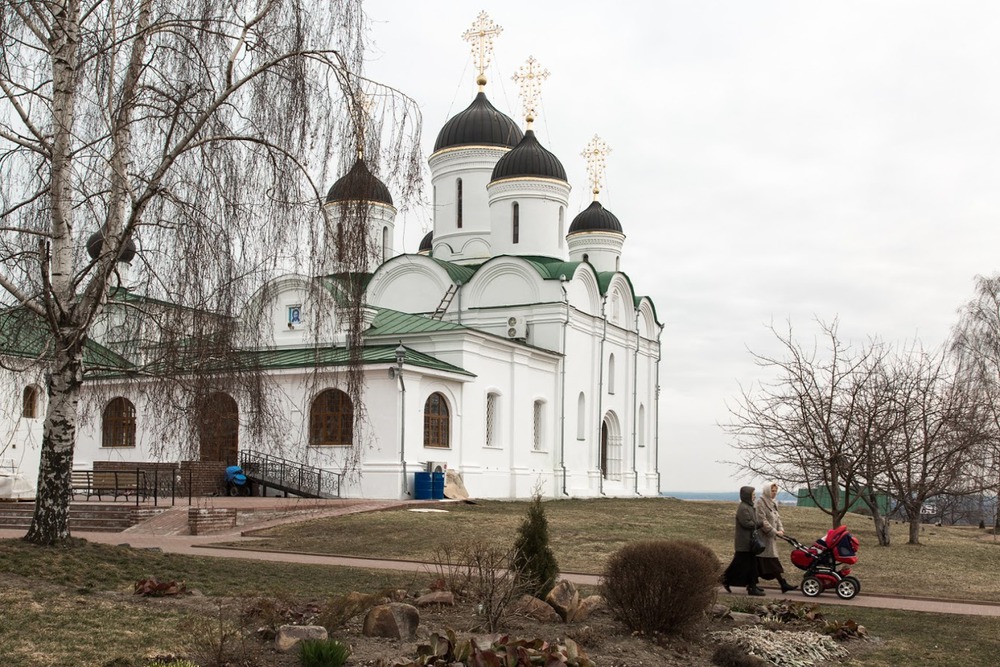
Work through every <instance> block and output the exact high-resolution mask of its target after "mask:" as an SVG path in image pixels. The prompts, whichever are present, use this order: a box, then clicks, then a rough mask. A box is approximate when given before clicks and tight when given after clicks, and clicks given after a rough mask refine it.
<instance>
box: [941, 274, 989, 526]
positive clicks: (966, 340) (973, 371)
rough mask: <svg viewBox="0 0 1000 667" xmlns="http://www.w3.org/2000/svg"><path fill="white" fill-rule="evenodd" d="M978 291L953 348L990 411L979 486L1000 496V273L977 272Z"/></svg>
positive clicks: (967, 378)
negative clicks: (986, 273)
mask: <svg viewBox="0 0 1000 667" xmlns="http://www.w3.org/2000/svg"><path fill="white" fill-rule="evenodd" d="M975 282H976V285H975V295H974V296H973V298H972V299H970V300H969V302H968V303H966V304H965V305H964V306H963V307H962V308H961V309H960V311H959V321H958V324H956V326H955V327H954V329H953V330H952V343H951V352H952V354H953V355H955V357H956V359H957V362H958V368H959V376H960V377H961V378H962V379H963V380H964V381H965V382H967V383H968V384H969V385H971V386H970V391H976V392H978V393H979V395H980V400H981V402H982V405H983V407H984V408H985V409H987V410H988V411H989V412H988V414H989V416H990V419H991V422H992V423H991V426H992V435H993V437H990V438H987V439H985V441H984V443H983V447H982V449H981V450H980V455H979V465H978V466H977V467H976V468H975V473H976V475H977V477H978V478H979V480H978V481H979V482H980V483H979V486H980V487H982V488H983V489H991V490H992V493H993V496H994V498H995V499H1000V275H993V276H976V281H975ZM993 517H994V518H993V527H994V531H1000V503H997V502H995V503H994V514H993Z"/></svg>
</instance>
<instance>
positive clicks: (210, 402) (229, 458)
mask: <svg viewBox="0 0 1000 667" xmlns="http://www.w3.org/2000/svg"><path fill="white" fill-rule="evenodd" d="M198 412H199V415H200V419H199V421H198V441H199V443H200V452H199V458H200V460H202V461H221V462H223V463H225V464H226V465H227V466H233V465H237V464H238V463H239V433H240V414H239V408H238V407H237V406H236V401H235V400H234V399H233V397H232V396H230V395H229V394H223V393H221V392H217V393H214V394H209V395H208V396H207V397H206V398H205V400H204V402H203V403H202V405H201V409H200V410H199V411H198Z"/></svg>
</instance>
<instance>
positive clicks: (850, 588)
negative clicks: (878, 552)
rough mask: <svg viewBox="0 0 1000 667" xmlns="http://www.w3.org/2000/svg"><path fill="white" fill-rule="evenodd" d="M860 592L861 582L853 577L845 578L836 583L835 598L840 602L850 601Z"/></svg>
mask: <svg viewBox="0 0 1000 667" xmlns="http://www.w3.org/2000/svg"><path fill="white" fill-rule="evenodd" d="M860 592H861V582H859V581H858V580H857V579H855V578H854V577H845V578H844V579H843V580H842V581H840V582H838V583H837V597H839V598H840V599H841V600H850V599H851V598H853V597H854V596H855V595H857V594H858V593H860Z"/></svg>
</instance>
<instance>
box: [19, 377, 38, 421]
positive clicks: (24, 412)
mask: <svg viewBox="0 0 1000 667" xmlns="http://www.w3.org/2000/svg"><path fill="white" fill-rule="evenodd" d="M38 394H39V391H38V387H37V386H35V385H33V384H29V385H28V386H27V387H25V388H24V394H22V396H21V416H22V417H24V418H25V419H37V418H38Z"/></svg>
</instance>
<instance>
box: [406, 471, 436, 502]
mask: <svg viewBox="0 0 1000 667" xmlns="http://www.w3.org/2000/svg"><path fill="white" fill-rule="evenodd" d="M431 474H432V473H429V472H415V473H413V497H414V498H415V499H416V500H430V499H431V498H433V497H434V491H433V487H432V483H431ZM442 491H443V488H442Z"/></svg>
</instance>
